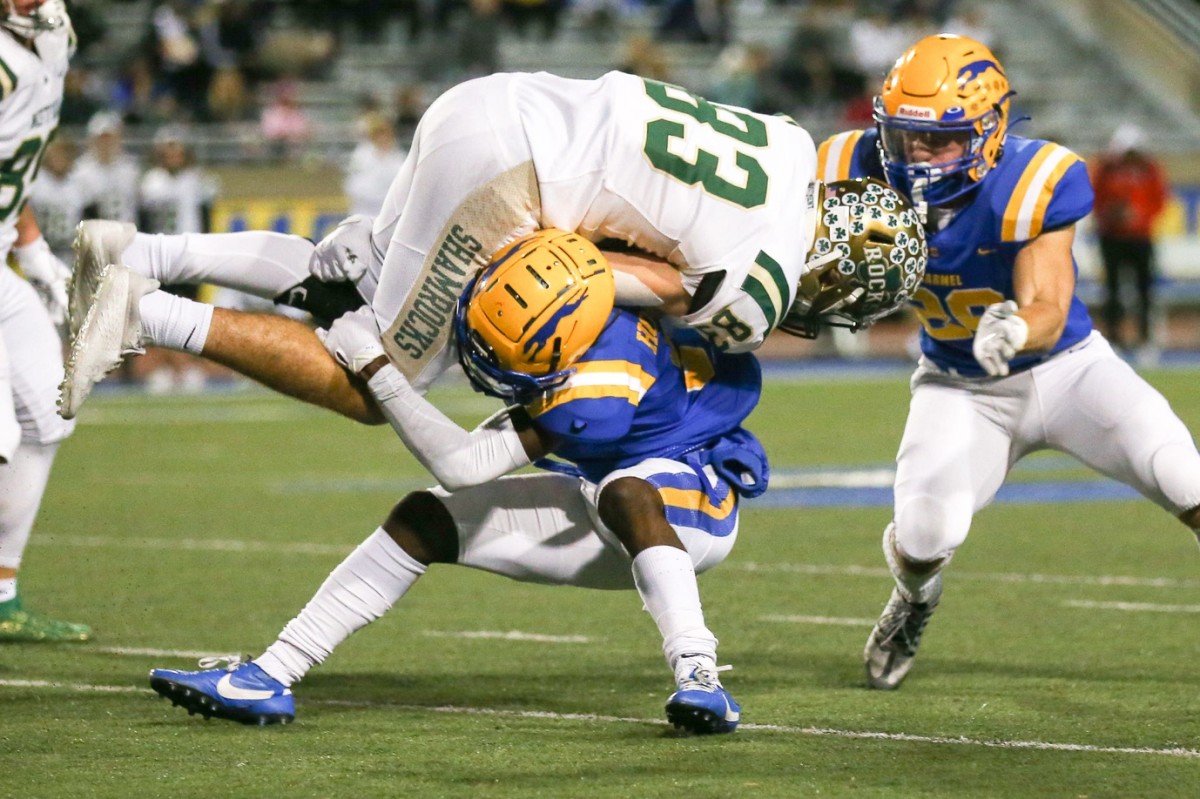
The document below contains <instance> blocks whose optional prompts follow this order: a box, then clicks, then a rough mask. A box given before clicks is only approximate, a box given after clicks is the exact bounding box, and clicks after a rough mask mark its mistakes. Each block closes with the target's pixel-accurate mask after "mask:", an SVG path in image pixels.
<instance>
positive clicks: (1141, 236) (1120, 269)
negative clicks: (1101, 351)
mask: <svg viewBox="0 0 1200 799" xmlns="http://www.w3.org/2000/svg"><path fill="white" fill-rule="evenodd" d="M1144 142H1145V134H1144V133H1143V132H1142V130H1141V129H1140V128H1138V127H1137V126H1136V125H1134V124H1132V123H1128V122H1127V123H1124V124H1122V125H1121V126H1120V127H1118V128H1117V129H1116V131H1115V132H1114V133H1113V135H1112V139H1111V140H1110V141H1109V144H1108V149H1107V151H1106V152H1105V153H1104V154H1103V155H1102V156H1101V157H1100V158H1099V159H1097V161H1096V162H1095V165H1094V166H1093V168H1092V187H1093V190H1094V191H1095V194H1096V203H1095V219H1096V231H1097V233H1098V234H1099V238H1100V256H1101V258H1102V259H1103V261H1104V275H1105V286H1106V288H1107V296H1106V300H1105V303H1104V321H1105V324H1106V326H1107V328H1108V329H1107V330H1106V331H1105V332H1106V334H1107V335H1108V338H1109V339H1110V340H1111V341H1112V342H1113V344H1115V345H1117V346H1118V347H1119V346H1122V341H1123V336H1122V331H1121V323H1122V320H1123V317H1124V310H1123V309H1122V307H1121V282H1122V278H1123V277H1125V276H1128V277H1130V278H1132V279H1133V282H1134V285H1135V286H1136V287H1137V295H1138V306H1137V325H1138V337H1139V338H1138V344H1139V346H1140V347H1141V348H1142V355H1143V356H1144V357H1145V359H1146V360H1147V361H1150V362H1152V361H1153V360H1156V358H1157V350H1156V348H1155V343H1154V341H1153V336H1152V333H1151V325H1150V314H1151V310H1152V307H1153V296H1152V291H1153V287H1154V240H1153V237H1154V232H1153V229H1154V222H1155V220H1156V219H1157V218H1158V216H1159V214H1160V213H1161V212H1162V210H1163V207H1164V206H1165V205H1166V202H1167V185H1166V181H1165V180H1164V179H1163V174H1162V169H1161V168H1160V167H1159V165H1158V162H1157V161H1155V159H1154V158H1153V157H1152V156H1151V155H1150V154H1149V153H1147V152H1146V150H1145V149H1144Z"/></svg>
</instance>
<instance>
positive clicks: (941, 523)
mask: <svg viewBox="0 0 1200 799" xmlns="http://www.w3.org/2000/svg"><path fill="white" fill-rule="evenodd" d="M970 529H971V508H970V505H969V504H967V503H962V502H954V501H952V500H946V499H944V498H940V497H934V496H924V497H917V498H914V499H911V500H909V501H907V502H905V503H904V504H903V506H900V507H897V509H896V547H897V549H898V550H899V552H900V554H902V555H903V556H904V557H906V558H908V559H910V560H914V561H934V560H938V559H940V558H943V557H945V556H946V555H948V554H950V553H952V552H953V551H954V550H955V549H957V548H958V547H959V545H961V544H962V542H963V541H965V540H966V538H967V532H968V531H969V530H970Z"/></svg>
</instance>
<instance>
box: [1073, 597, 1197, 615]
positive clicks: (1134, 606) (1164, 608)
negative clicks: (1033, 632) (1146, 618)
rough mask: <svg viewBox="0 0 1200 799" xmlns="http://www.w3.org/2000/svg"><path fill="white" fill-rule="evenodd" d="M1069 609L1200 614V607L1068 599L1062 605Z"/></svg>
mask: <svg viewBox="0 0 1200 799" xmlns="http://www.w3.org/2000/svg"><path fill="white" fill-rule="evenodd" d="M1062 604H1063V605H1065V606H1066V607H1069V608H1087V609H1090V610H1129V611H1148V612H1150V613H1200V605H1159V604H1155V603H1153V602H1093V601H1091V600H1088V599H1068V600H1066V601H1064V602H1063V603H1062Z"/></svg>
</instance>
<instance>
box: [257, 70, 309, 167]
mask: <svg viewBox="0 0 1200 799" xmlns="http://www.w3.org/2000/svg"><path fill="white" fill-rule="evenodd" d="M261 127H262V135H263V138H264V139H266V141H267V146H268V147H269V148H270V151H271V154H272V155H273V156H274V157H276V158H279V159H285V158H294V157H295V156H297V155H298V154H299V153H300V152H302V151H303V149H304V148H305V147H306V146H307V145H308V143H309V141H310V140H311V139H312V123H311V122H309V119H308V114H306V113H305V112H304V109H303V108H301V107H300V102H299V97H298V94H297V90H296V84H295V83H293V82H292V81H290V80H281V81H279V82H278V83H276V84H275V87H274V91H273V93H272V98H271V102H270V103H268V104H267V106H266V107H265V108H263V111H262V118H261Z"/></svg>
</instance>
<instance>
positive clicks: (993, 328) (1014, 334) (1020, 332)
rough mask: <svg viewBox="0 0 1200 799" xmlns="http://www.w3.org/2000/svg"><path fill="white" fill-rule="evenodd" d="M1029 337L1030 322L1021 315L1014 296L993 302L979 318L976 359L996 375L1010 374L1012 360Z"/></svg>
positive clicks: (976, 335)
mask: <svg viewBox="0 0 1200 799" xmlns="http://www.w3.org/2000/svg"><path fill="white" fill-rule="evenodd" d="M1028 339H1029V325H1027V324H1026V323H1025V320H1024V319H1022V318H1021V317H1019V316H1017V304H1016V303H1015V302H1013V301H1012V300H1005V301H1004V302H997V303H994V304H993V305H989V306H988V307H987V310H985V311H984V312H983V316H982V317H981V318H980V320H979V327H978V329H976V331H975V343H974V344H973V345H972V350H973V352H974V353H975V360H977V361H979V365H980V366H982V367H983V370H984V371H985V372H987V373H988V374H989V375H991V376H992V377H1004V376H1005V375H1007V374H1008V362H1009V361H1011V360H1012V359H1013V358H1014V357H1015V356H1016V354H1017V353H1018V352H1020V351H1021V348H1022V347H1024V346H1025V342H1026V341H1027V340H1028Z"/></svg>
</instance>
